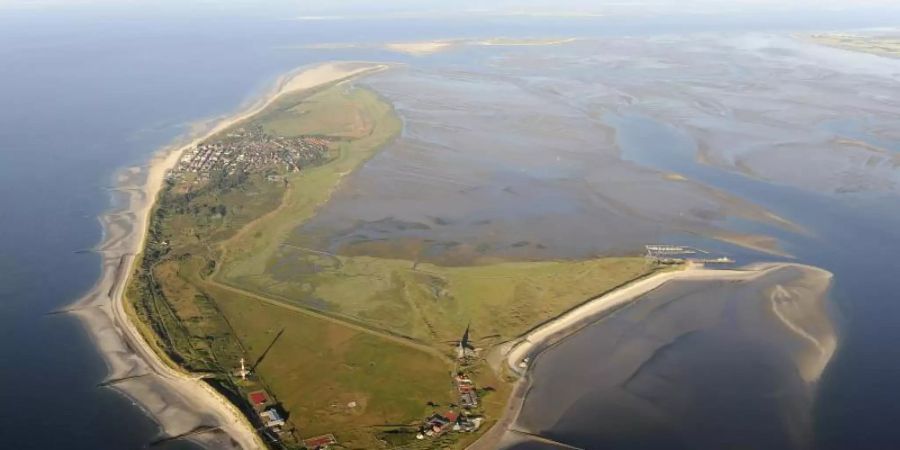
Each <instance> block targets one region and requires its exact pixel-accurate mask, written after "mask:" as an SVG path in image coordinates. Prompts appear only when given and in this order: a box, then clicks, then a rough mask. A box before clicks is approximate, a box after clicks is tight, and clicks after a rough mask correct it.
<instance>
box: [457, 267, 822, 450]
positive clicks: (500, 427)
mask: <svg viewBox="0 0 900 450" xmlns="http://www.w3.org/2000/svg"><path fill="white" fill-rule="evenodd" d="M785 267H800V268H804V269H807V270H813V271H815V272H816V273H817V274H819V275H820V276H824V277H828V278H830V277H831V276H832V275H831V273H830V272H828V271H826V270H824V269H821V268H818V267H814V266H808V265H804V264H798V263H761V264H753V265H750V266H746V267H742V268H739V269H706V268H703V267H702V266H693V265H688V266H687V267H686V268H685V269H683V270H678V271H667V272H661V273H657V274H654V275H651V276H650V277H646V278H641V279H638V280H636V281H634V282H632V283H629V284H626V285H625V286H622V287H620V288H618V289H615V290H613V291H611V292H607V293H605V294H602V295H600V296H598V297H595V298H592V299H590V300H588V301H586V302H585V303H583V304H581V305H579V306H577V307H575V308H573V309H571V310H569V311H567V312H565V313H563V314H562V315H560V316H558V317H556V318H555V319H552V320H550V321H548V322H545V323H544V324H542V325H540V326H538V327H537V328H535V329H532V330H530V331H528V332H527V333H525V334H524V335H522V336H520V337H518V338H516V339H513V340H511V341H508V342H505V343H502V344H500V345H499V346H498V347H497V348H496V350H495V351H496V352H497V354H495V356H494V359H495V360H496V361H495V364H496V365H495V364H492V369H494V370H495V371H497V372H498V374H502V373H503V372H505V371H508V372H509V373H511V374H513V375H515V376H516V380H515V381H513V382H512V391H511V392H512V393H511V394H510V397H509V399H508V401H507V404H506V407H505V409H504V413H503V416H502V417H499V418H498V420H497V422H496V423H495V424H494V426H493V427H492V428H491V429H490V430H488V431H487V432H486V433H485V434H484V435H482V436H481V438H479V439H478V440H476V441H475V442H473V443H472V444H470V445H469V446H468V447H467V450H494V449H496V448H499V447H498V445H500V444H501V443H502V442H503V440H504V437H505V436H506V435H507V433H508V432H510V431H514V430H512V429H511V427H512V426H513V425H514V424H515V423H516V421H517V420H518V417H519V414H520V412H521V410H522V407H523V405H524V401H525V397H526V396H527V394H528V391H529V390H530V386H531V379H530V372H529V369H530V368H531V366H532V364H534V361H535V358H537V357H539V356H540V354H541V353H542V352H543V351H544V350H547V349H549V348H551V347H553V346H554V345H557V344H558V343H560V342H563V341H564V340H565V339H566V338H568V337H570V336H572V335H574V334H576V333H578V332H579V331H580V330H582V329H583V328H584V327H586V326H588V325H590V324H592V323H595V322H596V321H598V320H602V319H603V317H605V316H606V315H608V314H612V313H614V312H615V311H617V310H618V309H619V308H622V307H626V306H628V305H630V304H631V303H633V302H636V301H638V300H640V298H641V297H642V296H644V295H645V294H647V293H649V292H652V291H654V290H656V289H657V288H659V287H661V286H663V285H664V284H666V283H668V282H670V281H676V280H698V281H750V280H753V279H756V278H758V277H761V276H763V275H765V274H767V273H769V272H771V271H775V270H778V269H782V268H785ZM778 318H779V320H782V321H783V322H785V324H786V325H789V324H788V322H787V321H785V318H784V317H781V316H778ZM832 351H833V349H832ZM497 358H499V359H497ZM526 358H527V361H526V362H524V367H523V366H522V364H523V361H525V360H526ZM823 368H824V367H823Z"/></svg>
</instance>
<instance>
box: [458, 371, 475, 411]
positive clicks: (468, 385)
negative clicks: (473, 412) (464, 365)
mask: <svg viewBox="0 0 900 450" xmlns="http://www.w3.org/2000/svg"><path fill="white" fill-rule="evenodd" d="M454 381H455V382H456V392H457V393H458V394H459V405H460V406H462V407H463V408H466V409H472V408H475V407H477V406H478V393H477V392H476V391H475V383H473V382H472V380H471V379H469V377H467V376H466V375H465V374H463V373H458V374H456V377H455V378H454Z"/></svg>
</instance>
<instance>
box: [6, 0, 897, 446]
mask: <svg viewBox="0 0 900 450" xmlns="http://www.w3.org/2000/svg"><path fill="white" fill-rule="evenodd" d="M897 19H898V17H897V16H896V15H894V16H890V15H887V16H885V15H882V14H875V13H872V12H871V11H866V12H862V13H858V14H845V13H829V12H816V13H810V14H808V15H804V16H803V17H779V18H773V17H750V18H741V19H716V20H712V19H709V18H704V17H657V18H653V19H637V18H630V19H623V18H606V19H604V18H596V19H577V20H562V19H543V20H538V19H533V18H532V19H529V18H516V19H509V18H507V19H500V18H495V19H479V20H463V19H453V20H421V19H408V20H353V21H347V20H330V21H296V20H287V19H284V18H281V17H268V16H267V15H266V14H264V13H258V14H253V15H250V16H242V15H238V14H229V13H222V12H219V13H211V12H206V11H201V10H197V9H192V10H190V11H185V12H184V13H183V14H178V13H173V12H171V11H168V12H166V13H165V14H163V13H160V14H145V13H142V14H137V13H133V12H130V11H128V9H127V8H124V7H120V8H117V9H116V10H115V11H111V12H105V13H99V12H96V11H91V10H75V9H70V10H67V11H66V12H64V13H63V12H53V11H52V10H38V9H22V10H4V9H3V6H0V354H2V355H3V358H2V360H3V368H2V370H0V386H2V389H0V442H2V447H4V448H10V449H29V448H41V449H48V448H68V449H133V448H144V447H146V446H147V445H148V443H149V442H151V441H153V440H154V439H155V438H157V437H158V433H159V430H158V429H157V427H156V426H155V425H154V423H153V422H152V421H151V420H150V419H148V418H147V417H146V416H144V415H143V414H142V412H141V411H140V410H139V409H138V408H137V407H135V406H133V405H132V403H131V401H130V400H128V399H126V398H124V397H122V396H121V395H119V394H117V393H116V392H114V391H111V390H108V389H104V388H98V387H96V385H97V383H99V382H100V381H102V380H103V378H104V376H105V374H106V367H105V365H104V363H103V361H102V359H101V358H100V356H99V355H98V354H97V353H96V350H95V349H94V347H93V346H92V344H91V342H90V341H89V340H87V338H86V335H85V333H84V331H83V329H82V328H81V325H80V324H79V323H78V322H77V321H76V320H75V319H74V318H72V317H70V316H67V315H48V313H49V312H51V311H53V310H55V309H57V308H60V307H63V306H65V305H67V304H68V303H70V302H72V301H73V300H74V299H76V298H77V297H78V296H80V295H81V294H82V293H84V292H85V291H86V290H88V289H89V288H90V287H91V285H92V284H93V283H94V282H95V280H96V278H97V276H98V273H99V258H98V257H97V256H96V255H94V254H92V253H90V252H79V250H83V249H90V248H91V247H93V246H94V245H96V244H97V243H98V242H99V241H100V238H101V229H100V226H99V223H98V221H97V219H96V217H97V216H98V215H99V214H100V213H102V212H103V211H104V210H105V209H107V208H109V207H110V201H111V197H110V195H109V191H108V188H109V187H110V186H111V184H112V178H113V175H114V174H115V172H116V170H117V169H119V168H122V167H124V166H128V165H134V164H140V163H142V162H144V161H145V160H147V158H148V157H149V156H150V155H151V153H152V152H153V151H154V150H156V149H158V148H159V147H160V146H161V145H164V144H166V143H167V142H169V141H171V140H172V139H174V138H175V137H177V136H178V135H180V134H182V133H184V132H185V130H186V124H188V123H190V122H192V121H195V120H197V119H202V118H206V117H211V116H217V115H220V114H223V113H227V112H229V111H231V110H234V109H235V108H237V107H238V106H239V105H241V104H242V103H243V102H245V101H247V100H248V99H250V98H252V96H253V95H254V94H255V93H257V92H259V91H260V90H261V89H263V88H264V87H265V86H266V85H267V84H268V83H270V82H271V81H272V80H274V78H275V77H276V76H277V75H278V74H280V73H282V72H285V71H287V70H289V69H292V68H295V67H297V66H299V65H303V64H308V63H312V62H316V61H321V60H329V59H336V58H338V59H367V60H398V61H403V60H405V57H402V56H399V55H396V54H391V53H386V52H381V51H376V50H356V51H347V50H343V51H340V52H335V53H333V54H329V53H328V52H323V51H321V50H317V51H313V50H304V49H299V48H296V46H298V45H302V44H309V43H317V42H328V43H330V42H383V41H402V40H424V39H434V38H453V37H496V36H509V37H528V36H533V37H548V36H599V35H645V34H654V33H677V32H689V31H698V30H700V31H717V30H735V29H745V30H795V29H797V30H799V29H804V30H810V29H821V28H852V27H863V26H884V25H894V24H896V23H900V21H898V20H897ZM884 202H889V203H882V202H877V201H873V202H871V203H865V204H862V203H861V204H857V205H854V206H853V207H854V208H859V209H860V210H862V211H863V213H864V214H863V217H862V218H859V219H858V221H859V222H861V223H859V224H855V225H854V228H853V230H854V232H853V236H847V234H846V233H845V232H844V229H843V228H842V227H843V226H844V225H845V224H846V223H849V219H848V218H847V217H845V216H841V217H833V216H832V213H831V212H830V211H829V210H828V209H827V207H826V205H821V208H822V210H820V211H818V212H816V213H815V214H814V215H813V216H812V217H814V218H815V219H817V220H818V219H821V220H822V221H823V222H824V225H823V227H824V228H826V229H827V230H826V232H828V233H833V235H834V236H844V237H845V238H846V239H847V246H849V248H851V249H852V251H850V252H846V251H843V250H840V249H820V248H817V247H811V248H807V249H805V250H804V249H792V250H796V253H797V254H799V255H801V256H803V257H804V258H808V261H810V262H812V263H814V264H821V265H823V266H826V267H827V268H829V269H830V270H832V271H834V272H835V273H836V274H837V279H838V290H839V291H840V292H853V293H854V294H856V293H859V292H861V291H862V292H865V293H866V295H865V296H862V297H861V296H858V295H854V296H852V297H851V296H845V297H841V298H846V299H848V301H847V303H846V304H843V305H842V308H843V309H845V310H846V311H847V315H848V317H850V319H851V326H850V327H849V334H848V337H847V340H846V341H845V344H844V345H845V348H846V349H847V350H846V351H844V352H842V353H841V354H840V355H839V357H838V358H837V360H836V362H835V363H834V365H833V368H832V369H831V370H830V371H829V373H828V374H827V377H826V378H827V383H826V386H825V387H824V389H823V395H822V397H821V410H822V411H823V413H822V414H821V415H820V416H821V423H822V424H823V427H824V428H823V430H824V431H823V434H822V436H827V437H828V439H827V440H826V441H823V448H825V447H830V448H847V447H845V446H843V445H841V443H843V442H851V440H852V439H853V437H854V436H858V435H859V434H866V435H867V436H869V437H870V439H871V441H870V442H873V443H875V444H881V445H886V444H887V443H889V442H890V443H893V444H896V442H900V439H898V441H892V440H891V438H900V436H898V431H897V429H898V427H896V424H895V420H896V419H897V418H898V417H900V386H898V382H897V380H898V379H900V358H898V355H900V353H898V352H897V351H896V350H895V347H894V345H895V344H894V343H895V342H897V341H898V339H897V338H900V327H897V323H898V321H897V320H896V319H895V318H896V317H898V314H900V310H898V309H900V306H898V305H900V303H898V302H897V301H896V300H898V298H897V294H896V292H898V290H900V289H898V288H900V281H898V280H897V278H896V275H895V274H896V271H895V272H894V273H888V272H886V271H885V265H884V263H885V262H887V263H889V264H890V263H892V264H893V265H892V266H890V267H894V268H896V267H897V264H896V263H893V254H892V253H891V252H889V251H886V250H884V246H885V245H892V246H893V248H900V241H898V239H897V231H896V230H897V229H898V228H896V225H898V224H900V219H898V218H897V217H896V216H897V214H896V213H895V212H896V211H897V210H898V209H900V208H898V203H900V202H896V199H886V200H884ZM888 204H893V209H892V208H891V207H889V206H887V205H888ZM868 211H874V212H873V213H872V214H871V215H869V214H868ZM834 214H838V213H834ZM840 214H843V213H840ZM867 217H870V218H871V220H870V219H867ZM886 217H887V218H890V220H893V222H890V223H891V224H893V225H894V226H895V227H894V228H891V229H886V228H885V227H884V223H883V222H881V221H882V220H886V219H884V218H886ZM831 219H834V222H830V220H831ZM832 223H833V224H832ZM854 223H855V222H854ZM857 225H858V226H857ZM851 237H852V238H853V239H854V240H853V241H850V239H851ZM797 245H800V246H802V245H803V243H798V244H797ZM858 256H865V257H866V258H864V259H850V257H854V258H855V257H858ZM858 261H864V262H862V263H860V262H858ZM871 283H875V284H871ZM871 286H874V287H871ZM876 289H877V290H876ZM886 328H888V331H887V332H885V329H886ZM890 355H893V358H889V359H890V361H887V362H886V361H885V359H886V358H887V357H889V356H890ZM832 444H833V445H832ZM182 446H186V444H174V445H172V446H171V447H172V448H176V447H182ZM890 447H895V446H893V445H890V446H879V445H873V446H872V447H871V448H890ZM856 448H860V447H856Z"/></svg>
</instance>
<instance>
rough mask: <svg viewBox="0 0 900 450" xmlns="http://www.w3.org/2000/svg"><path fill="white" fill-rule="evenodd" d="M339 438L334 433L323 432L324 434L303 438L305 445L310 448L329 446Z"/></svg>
mask: <svg viewBox="0 0 900 450" xmlns="http://www.w3.org/2000/svg"><path fill="white" fill-rule="evenodd" d="M337 443H338V442H337V439H335V438H334V435H333V434H323V435H322V436H316V437H311V438H309V439H304V440H303V445H304V446H305V447H306V448H308V449H319V448H328V446H329V445H334V444H337Z"/></svg>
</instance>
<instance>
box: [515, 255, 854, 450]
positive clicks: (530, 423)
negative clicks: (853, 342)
mask: <svg viewBox="0 0 900 450" xmlns="http://www.w3.org/2000/svg"><path fill="white" fill-rule="evenodd" d="M830 283H831V274H830V273H828V272H826V271H823V270H821V269H817V268H812V267H808V266H798V265H784V266H773V267H771V268H768V269H760V271H759V274H758V275H752V276H750V277H748V278H746V279H737V280H735V279H727V278H726V279H721V280H717V279H715V278H714V277H710V278H709V279H707V280H689V279H682V280H677V279H676V280H672V281H668V282H666V283H665V284H663V285H662V286H660V287H659V288H657V289H654V290H652V291H650V292H648V293H646V294H644V295H643V296H641V297H640V298H639V299H638V300H636V301H635V302H634V303H632V304H631V305H630V306H629V307H627V308H624V309H622V310H620V311H617V312H614V313H612V314H611V315H609V316H607V317H604V318H602V319H600V320H598V321H597V322H595V323H593V324H591V325H588V326H587V327H585V328H584V329H582V330H580V331H578V332H577V333H576V334H574V335H572V336H571V337H569V338H568V339H566V340H563V341H561V342H560V343H558V344H557V345H555V346H553V347H550V348H549V349H547V350H545V351H544V352H542V353H540V354H539V356H538V357H537V358H536V359H535V361H534V363H533V365H532V366H531V369H530V372H529V377H528V383H529V385H528V390H527V395H526V397H525V400H524V403H523V405H522V410H521V412H520V413H519V414H518V416H517V419H516V420H515V423H514V424H513V425H512V426H511V427H510V428H509V431H508V432H507V433H506V436H505V438H504V443H505V448H513V449H526V448H622V449H638V448H663V447H665V448H673V449H681V448H684V449H721V448H735V447H736V446H738V447H740V446H744V447H748V448H770V449H792V448H806V447H808V446H809V444H810V443H811V434H812V416H811V411H812V403H813V401H814V398H815V395H814V394H815V386H816V382H817V381H818V380H819V377H820V376H821V375H822V372H823V370H824V369H825V366H826V365H827V364H828V362H829V361H830V360H831V357H832V355H833V354H834V351H835V349H836V344H837V336H836V331H835V327H834V323H833V321H832V319H831V317H830V316H829V312H828V306H829V305H828V302H827V292H828V289H829V286H830ZM535 436H537V437H535ZM567 446H571V447H567Z"/></svg>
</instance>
